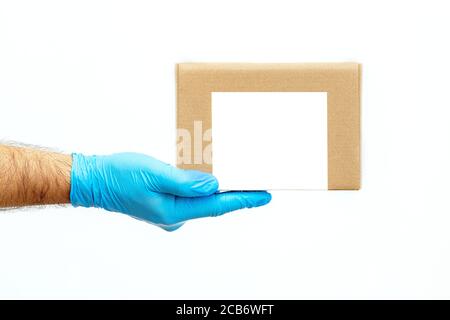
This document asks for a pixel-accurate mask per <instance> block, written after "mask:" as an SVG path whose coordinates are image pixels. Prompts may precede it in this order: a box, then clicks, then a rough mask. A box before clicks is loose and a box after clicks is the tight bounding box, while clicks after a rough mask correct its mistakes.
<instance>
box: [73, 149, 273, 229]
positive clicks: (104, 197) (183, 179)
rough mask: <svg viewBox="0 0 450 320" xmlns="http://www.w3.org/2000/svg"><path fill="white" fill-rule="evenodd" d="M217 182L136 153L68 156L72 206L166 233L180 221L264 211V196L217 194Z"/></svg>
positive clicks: (256, 193)
mask: <svg viewBox="0 0 450 320" xmlns="http://www.w3.org/2000/svg"><path fill="white" fill-rule="evenodd" d="M218 187H219V184H218V182H217V179H216V178H215V177H214V176H212V175H210V174H207V173H203V172H200V171H194V170H181V169H178V168H175V167H173V166H171V165H169V164H166V163H163V162H161V161H159V160H156V159H154V158H152V157H149V156H146V155H143V154H139V153H118V154H113V155H109V156H84V155H82V154H77V153H74V154H73V155H72V172H71V190H70V201H71V203H72V205H73V206H75V207H77V206H82V207H97V208H103V209H106V210H108V211H115V212H122V213H125V214H127V215H130V216H132V217H134V218H137V219H141V220H144V221H147V222H150V223H153V224H155V225H157V226H159V227H161V228H163V229H165V230H167V231H173V230H176V229H178V228H179V227H180V226H181V225H182V224H183V222H184V221H186V220H189V219H196V218H202V217H215V216H219V215H222V214H224V213H226V212H229V211H233V210H237V209H242V208H252V207H258V206H262V205H265V204H267V203H269V201H270V200H271V195H270V193H267V192H264V191H254V192H253V191H251V192H223V193H216V192H217V189H218Z"/></svg>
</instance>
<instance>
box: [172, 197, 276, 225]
mask: <svg viewBox="0 0 450 320" xmlns="http://www.w3.org/2000/svg"><path fill="white" fill-rule="evenodd" d="M271 199H272V196H271V195H270V193H268V192H266V191H247V192H246V191H244V192H237V191H231V192H222V193H216V194H214V195H211V196H206V197H198V198H184V197H176V198H175V216H176V219H177V220H178V221H185V220H189V219H196V218H202V217H215V216H220V215H222V214H224V213H227V212H230V211H234V210H238V209H243V208H253V207H259V206H263V205H265V204H267V203H269V202H270V200H271Z"/></svg>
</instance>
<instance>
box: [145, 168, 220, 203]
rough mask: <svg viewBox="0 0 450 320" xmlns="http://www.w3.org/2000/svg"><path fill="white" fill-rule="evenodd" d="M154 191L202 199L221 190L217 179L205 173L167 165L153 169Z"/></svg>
mask: <svg viewBox="0 0 450 320" xmlns="http://www.w3.org/2000/svg"><path fill="white" fill-rule="evenodd" d="M152 176H153V177H154V179H152V180H153V181H152V188H153V189H154V190H153V191H157V192H162V193H169V194H173V195H176V196H180V197H201V196H208V195H211V194H213V193H214V192H216V191H217V189H218V188H219V183H218V182H217V179H216V178H215V177H214V176H213V175H211V174H209V173H205V172H201V171H196V170H183V169H179V168H176V167H173V166H171V165H169V164H166V163H161V165H159V166H158V168H153V169H152Z"/></svg>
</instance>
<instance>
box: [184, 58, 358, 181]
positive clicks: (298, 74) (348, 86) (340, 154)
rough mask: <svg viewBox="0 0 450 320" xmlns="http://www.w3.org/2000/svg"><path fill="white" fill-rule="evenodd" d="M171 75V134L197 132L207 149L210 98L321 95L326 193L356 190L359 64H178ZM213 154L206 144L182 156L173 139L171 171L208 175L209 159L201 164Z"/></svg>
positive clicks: (193, 133)
mask: <svg viewBox="0 0 450 320" xmlns="http://www.w3.org/2000/svg"><path fill="white" fill-rule="evenodd" d="M176 72H177V129H179V130H180V129H181V130H185V131H186V132H189V133H190V134H191V136H192V137H193V139H197V138H195V136H196V135H197V136H198V135H199V132H198V131H199V130H200V135H201V137H200V139H204V140H206V141H207V142H208V143H210V140H211V131H212V137H214V128H211V93H212V92H327V97H328V99H327V126H328V132H327V138H328V140H327V144H328V189H329V190H358V189H359V188H360V74H361V66H360V64H357V63H299V64H291V63H283V64H256V63H255V64H253V63H242V64H240V63H181V64H178V65H177V67H176ZM196 122H197V124H195V123H196ZM200 122H201V128H199V127H198V123H200ZM209 129H211V130H209ZM208 130H209V133H208ZM195 131H197V132H195ZM213 148H214V144H213V143H211V144H210V147H209V148H205V149H202V150H200V151H199V150H194V149H195V147H194V148H193V149H192V152H191V153H190V154H184V155H183V154H181V153H183V152H186V150H185V148H184V149H183V148H182V147H181V144H180V143H179V135H178V134H177V166H178V167H179V168H183V169H194V170H201V171H205V172H212V166H213V165H214V158H212V163H210V161H205V159H211V152H214V151H213ZM198 153H200V158H199V156H198ZM180 155H181V157H180ZM182 159H190V161H184V160H182ZM199 159H200V161H199ZM293 170H295V168H293Z"/></svg>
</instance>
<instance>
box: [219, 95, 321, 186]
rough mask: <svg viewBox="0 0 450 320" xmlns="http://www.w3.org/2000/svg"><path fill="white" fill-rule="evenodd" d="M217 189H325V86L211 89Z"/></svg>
mask: <svg viewBox="0 0 450 320" xmlns="http://www.w3.org/2000/svg"><path fill="white" fill-rule="evenodd" d="M211 112H212V165H213V174H214V175H215V176H216V177H217V179H218V180H219V187H220V189H221V190H275V189H303V190H314V189H316V190H317V189H328V156H327V155H328V143H327V140H328V139H327V131H328V130H327V93H326V92H212V93H211Z"/></svg>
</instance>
